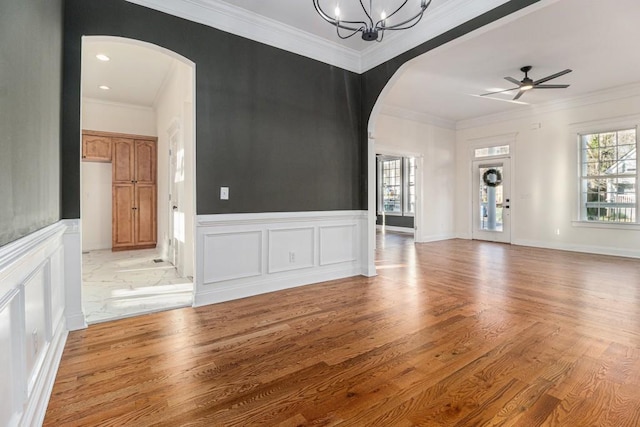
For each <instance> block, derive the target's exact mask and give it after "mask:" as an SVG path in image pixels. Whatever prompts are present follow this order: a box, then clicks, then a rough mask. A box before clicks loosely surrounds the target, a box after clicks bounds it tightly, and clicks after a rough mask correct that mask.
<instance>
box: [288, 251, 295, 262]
mask: <svg viewBox="0 0 640 427" xmlns="http://www.w3.org/2000/svg"><path fill="white" fill-rule="evenodd" d="M294 262H296V253H295V252H289V263H291V264H293V263H294Z"/></svg>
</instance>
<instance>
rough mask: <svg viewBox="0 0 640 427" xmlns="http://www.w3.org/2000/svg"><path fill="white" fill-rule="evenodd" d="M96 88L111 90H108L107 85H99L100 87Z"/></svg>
mask: <svg viewBox="0 0 640 427" xmlns="http://www.w3.org/2000/svg"><path fill="white" fill-rule="evenodd" d="M98 87H99V88H100V89H102V90H109V89H111V88H110V87H109V86H107V85H100V86H98Z"/></svg>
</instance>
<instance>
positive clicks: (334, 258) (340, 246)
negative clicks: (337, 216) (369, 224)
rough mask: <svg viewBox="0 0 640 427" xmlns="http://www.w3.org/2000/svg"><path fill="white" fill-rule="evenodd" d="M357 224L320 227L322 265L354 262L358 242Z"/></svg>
mask: <svg viewBox="0 0 640 427" xmlns="http://www.w3.org/2000/svg"><path fill="white" fill-rule="evenodd" d="M356 237H357V230H356V226H355V224H347V225H330V226H323V227H320V265H329V264H339V263H344V262H351V261H354V260H355V259H356V257H357V253H358V249H359V248H357V247H356V245H357V244H358V241H357V239H356Z"/></svg>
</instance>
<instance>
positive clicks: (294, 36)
mask: <svg viewBox="0 0 640 427" xmlns="http://www.w3.org/2000/svg"><path fill="white" fill-rule="evenodd" d="M126 1H128V2H130V3H134V4H137V5H140V6H144V7H148V8H151V9H155V10H158V11H161V12H164V13H168V14H170V15H174V16H177V17H180V18H184V19H187V20H190V21H194V22H198V23H200V24H204V25H207V26H210V27H213V28H217V29H219V30H222V31H225V32H228V33H231V34H235V35H238V36H241V37H244V38H247V39H251V40H254V41H257V42H259V43H264V44H267V45H269V46H273V47H276V48H279V49H283V50H286V51H289V52H293V53H296V54H298V55H302V56H306V57H308V58H311V59H315V60H317V61H321V62H324V63H327V64H330V65H334V66H337V67H340V68H343V69H345V70H348V71H352V72H355V73H363V72H365V71H368V70H370V69H371V68H374V67H376V66H378V65H380V64H382V63H384V62H386V61H388V60H389V59H392V58H394V57H396V56H398V55H400V54H401V53H403V52H405V51H407V50H409V49H412V48H414V47H416V46H418V45H420V44H422V43H424V42H426V41H428V40H431V39H432V38H434V37H436V36H438V35H440V34H443V33H444V32H446V31H448V30H450V29H452V28H455V27H457V26H458V25H461V24H463V23H465V22H467V21H469V20H471V19H473V18H475V17H476V16H479V15H481V14H483V13H485V12H488V11H490V10H492V9H494V8H496V7H498V6H500V5H502V4H504V3H507V2H508V1H509V0H448V1H445V2H442V3H441V4H439V5H438V7H434V8H433V9H430V10H428V11H427V12H426V14H425V17H424V18H423V22H421V23H420V24H419V25H418V26H416V27H415V28H414V29H412V30H408V31H403V34H402V35H400V34H399V33H390V34H387V35H385V42H384V43H372V44H371V45H370V46H368V47H367V48H366V49H364V50H363V51H358V50H355V49H351V48H348V47H345V46H343V45H341V44H339V43H338V42H333V41H329V40H326V39H323V38H321V37H318V36H316V35H314V34H311V33H309V32H306V31H303V30H301V29H298V28H295V27H292V26H290V25H286V24H283V23H282V22H279V21H276V20H273V19H270V18H267V17H265V16H262V15H259V14H257V13H254V12H251V11H248V10H245V9H242V8H239V7H236V6H233V5H230V4H228V3H224V2H222V1H220V0H126ZM301 1H302V0H301ZM549 1H557V0H549ZM527 13H528V12H527Z"/></svg>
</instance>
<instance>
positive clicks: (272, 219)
mask: <svg viewBox="0 0 640 427" xmlns="http://www.w3.org/2000/svg"><path fill="white" fill-rule="evenodd" d="M366 225H367V212H366V211H328V212H275V213H261V214H221V215H200V216H198V219H197V225H196V254H197V257H196V291H195V296H194V305H195V306H201V305H206V304H212V303H216V302H222V301H228V300H232V299H237V298H244V297H249V296H252V295H258V294H262V293H266V292H273V291H277V290H281V289H287V288H291V287H295V286H302V285H307V284H311V283H318V282H322V281H326V280H333V279H338V278H343V277H350V276H355V275H359V274H363V272H364V271H365V267H364V266H363V261H362V259H361V258H362V255H361V254H365V253H366V241H365V237H366V233H365V228H366Z"/></svg>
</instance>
